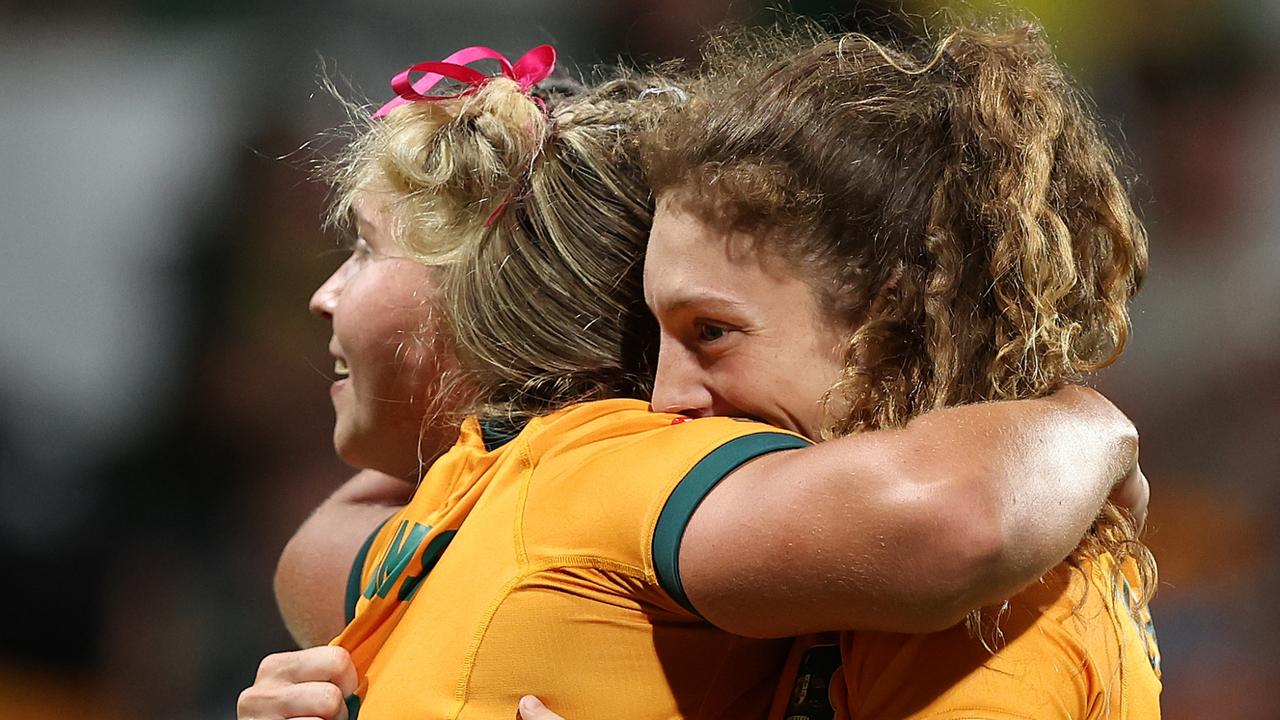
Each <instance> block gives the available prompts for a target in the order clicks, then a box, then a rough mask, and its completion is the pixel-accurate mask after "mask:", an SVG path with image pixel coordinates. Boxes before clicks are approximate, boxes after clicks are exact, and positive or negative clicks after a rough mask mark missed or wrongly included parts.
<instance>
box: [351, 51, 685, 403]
mask: <svg viewBox="0 0 1280 720" xmlns="http://www.w3.org/2000/svg"><path fill="white" fill-rule="evenodd" d="M663 89H666V81H659V80H658V79H656V78H633V77H622V78H615V79H613V80H610V81H607V82H603V83H601V84H600V85H598V86H597V87H595V88H593V89H591V90H581V89H579V88H575V87H572V86H571V85H565V84H561V85H560V86H558V88H556V89H554V90H553V91H551V92H547V93H544V100H545V101H546V103H547V104H546V111H544V109H543V107H542V106H540V105H539V104H537V103H535V102H534V101H533V100H532V99H531V98H530V97H529V96H527V95H525V94H523V93H521V92H520V90H519V88H518V87H517V86H516V84H515V83H514V82H511V81H509V80H506V79H495V80H492V81H490V82H488V83H487V84H486V85H485V86H484V87H483V88H481V89H480V90H479V91H478V92H476V93H474V94H473V95H470V96H466V97H462V98H458V99H454V100H448V101H440V102H416V103H409V104H406V105H403V106H401V107H399V108H397V109H395V110H394V111H392V112H391V113H389V114H388V115H387V116H385V117H384V118H382V119H381V120H377V121H373V122H372V123H369V124H368V125H367V126H365V127H363V128H362V130H361V132H360V133H359V134H358V136H357V138H356V139H355V140H354V141H353V142H351V143H350V144H349V145H348V147H347V149H346V151H345V152H344V153H343V155H342V156H341V158H340V159H339V160H338V162H336V163H334V164H333V165H332V166H331V168H332V170H331V173H330V176H331V179H332V180H333V181H334V183H335V185H336V188H337V202H336V203H335V204H334V206H333V211H332V215H333V217H334V218H335V219H339V220H341V219H342V218H345V217H346V216H347V215H348V213H349V210H350V208H351V206H352V204H353V203H354V202H355V201H356V198H357V197H359V195H360V194H361V193H364V192H368V191H371V190H382V191H386V192H388V193H389V196H390V197H391V198H392V202H391V214H392V216H393V218H394V227H395V230H394V234H395V236H396V238H397V239H398V240H399V241H400V242H401V243H402V244H403V245H404V246H405V247H406V248H408V249H409V250H410V251H411V252H412V253H413V255H414V256H415V257H416V258H417V259H418V260H419V261H421V262H423V263H425V264H427V265H431V266H435V267H438V268H440V269H441V272H442V287H443V291H442V293H441V295H442V304H443V307H444V310H445V312H444V313H443V314H444V315H445V316H446V317H445V318H444V320H445V321H446V323H447V325H448V329H449V332H450V340H451V342H452V345H453V348H454V352H455V353H456V355H457V357H458V360H459V365H460V366H461V372H460V374H459V376H458V380H459V381H460V383H461V384H463V385H465V386H466V387H467V388H468V392H469V393H470V394H471V395H473V396H474V398H475V402H473V403H471V404H469V405H468V407H467V408H466V410H467V411H468V412H473V413H477V414H480V415H489V416H493V415H497V416H529V415H537V414H541V413H545V412H547V411H549V410H552V409H555V408H556V407H560V406H562V405H566V404H569V403H572V402H576V401H583V400H591V399H601V398H606V397H647V395H648V392H649V389H650V386H651V378H652V361H651V358H652V352H653V350H654V349H655V348H652V347H651V346H650V343H651V342H654V341H655V338H656V332H655V331H654V329H653V325H652V320H651V317H650V315H649V313H648V311H647V309H645V307H644V301H643V291H642V287H641V283H642V261H643V256H644V245H645V242H646V241H647V239H648V233H649V227H650V225H651V224H652V219H653V201H652V196H651V193H650V192H649V188H648V184H647V182H646V180H645V177H644V173H643V172H642V170H641V167H640V163H639V149H638V142H637V138H638V137H639V135H640V134H641V133H642V132H643V131H644V130H646V129H647V128H648V127H649V125H650V124H651V122H652V119H653V118H654V117H655V116H656V114H657V113H658V112H659V111H660V110H661V108H662V107H663V106H664V105H665V104H666V103H665V101H664V100H663V97H664V96H665V94H666V93H664V92H662V91H661V90H663Z"/></svg>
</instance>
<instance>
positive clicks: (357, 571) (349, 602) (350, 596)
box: [343, 516, 394, 625]
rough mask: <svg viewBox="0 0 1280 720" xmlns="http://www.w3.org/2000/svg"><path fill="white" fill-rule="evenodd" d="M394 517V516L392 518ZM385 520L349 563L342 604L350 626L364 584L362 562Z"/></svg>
mask: <svg viewBox="0 0 1280 720" xmlns="http://www.w3.org/2000/svg"><path fill="white" fill-rule="evenodd" d="M393 517H394V516H393ZM390 520H391V518H390V517H389V518H387V519H386V520H383V521H382V522H380V523H378V527H376V528H374V529H373V532H371V533H369V537H367V538H365V541H364V544H363V545H361V546H360V550H358V551H357V552H356V559H355V560H354V561H353V562H352V563H351V572H350V573H348V574H347V599H346V602H344V603H343V610H344V612H343V614H344V616H345V617H346V619H347V624H348V625H350V624H351V621H352V620H355V619H356V603H358V602H360V587H361V586H362V585H363V584H364V583H362V582H361V577H360V576H361V575H362V574H363V571H364V560H365V558H366V557H368V556H369V548H371V547H373V539H374V538H376V537H378V533H379V532H382V528H383V527H384V526H385V525H386V524H387V522H388V521H390Z"/></svg>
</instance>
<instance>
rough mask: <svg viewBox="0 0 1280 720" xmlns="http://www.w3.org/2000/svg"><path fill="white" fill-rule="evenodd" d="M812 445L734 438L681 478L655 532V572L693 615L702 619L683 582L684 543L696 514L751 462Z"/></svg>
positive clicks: (774, 437)
mask: <svg viewBox="0 0 1280 720" xmlns="http://www.w3.org/2000/svg"><path fill="white" fill-rule="evenodd" d="M809 444H811V443H810V442H809V441H808V440H805V439H804V438H801V437H797V436H795V435H788V434H786V433H778V432H762V433H754V434H751V435H744V436H742V437H738V438H734V439H733V440H730V441H728V442H726V443H725V444H723V445H721V446H720V447H718V448H716V449H715V450H712V451H711V453H709V454H708V455H707V456H706V457H704V458H702V459H701V460H699V461H698V464H697V465H694V466H693V468H692V469H690V470H689V472H687V473H685V476H684V477H683V478H681V480H680V482H679V484H677V485H676V488H675V490H673V491H672V492H671V496H670V497H669V498H667V504H666V505H664V506H663V508H662V512H661V513H659V515H658V525H657V527H656V528H654V531H653V569H654V571H655V572H656V573H657V575H658V584H660V585H661V586H662V589H663V590H666V591H667V594H668V595H670V596H671V597H672V599H674V600H675V601H676V602H678V603H680V605H681V606H682V607H684V608H685V609H686V610H688V611H689V612H691V613H693V614H695V615H699V616H700V613H699V612H698V611H697V610H696V609H694V607H693V604H692V603H691V602H689V597H688V596H687V595H685V592H684V585H683V584H682V583H681V582H680V542H681V540H683V539H684V531H685V528H687V527H688V526H689V519H690V518H692V517H693V512H694V511H695V510H697V509H698V506H699V505H701V504H702V500H703V498H705V497H706V496H707V493H709V492H711V490H712V488H714V487H715V486H716V485H718V484H719V483H720V481H721V480H723V479H724V477H725V476H726V475H728V474H729V473H731V472H733V471H734V470H736V469H737V468H738V467H739V466H741V465H742V464H743V463H746V462H747V461H748V460H753V459H755V458H757V457H760V456H761V455H766V454H768V453H771V452H776V451H778V450H793V449H795V448H801V447H805V446H807V445H809Z"/></svg>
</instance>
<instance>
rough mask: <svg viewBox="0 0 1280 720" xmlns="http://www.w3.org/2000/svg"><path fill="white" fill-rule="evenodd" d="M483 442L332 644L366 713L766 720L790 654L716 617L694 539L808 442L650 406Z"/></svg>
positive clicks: (388, 527) (381, 545)
mask: <svg viewBox="0 0 1280 720" xmlns="http://www.w3.org/2000/svg"><path fill="white" fill-rule="evenodd" d="M491 434H492V433H491ZM484 436H485V432H484V431H483V430H482V429H481V428H480V426H479V425H478V424H477V423H476V422H475V421H474V420H471V421H468V422H467V423H466V424H465V425H464V427H463V429H462V434H461V437H460V438H459V441H458V443H457V445H456V446H455V447H454V448H453V449H452V450H450V452H449V453H447V454H446V455H445V456H443V457H442V458H441V459H440V460H438V461H437V462H436V463H435V464H434V465H433V466H432V467H431V469H430V470H429V471H428V473H427V474H426V476H425V477H424V478H423V481H422V484H421V487H420V488H419V490H418V492H417V493H416V494H415V496H414V497H413V499H412V500H411V501H410V503H409V504H408V505H407V506H406V507H405V508H404V509H403V510H401V511H400V512H398V513H397V514H396V515H394V516H392V517H391V519H390V520H389V521H388V522H387V523H386V524H385V525H384V526H383V527H382V528H381V529H380V530H379V531H378V532H377V533H376V534H375V536H374V537H373V538H372V540H371V542H370V543H369V545H368V547H367V548H366V551H365V552H364V553H362V557H361V558H359V559H357V568H356V570H358V572H356V573H353V580H354V582H353V583H352V589H353V592H352V595H353V596H354V599H355V602H354V607H353V611H354V618H353V619H352V621H351V623H350V624H349V625H348V627H347V628H346V630H344V631H343V633H342V634H341V635H340V636H339V637H338V638H337V639H335V641H334V642H335V643H337V644H339V645H342V646H343V647H345V648H347V650H349V651H350V652H351V653H352V656H353V658H354V660H355V662H356V667H357V668H358V670H359V672H360V675H361V683H360V689H359V690H358V691H357V693H356V697H353V698H352V699H351V701H350V702H349V708H350V709H351V710H353V711H354V712H353V715H356V714H358V716H359V718H361V720H379V719H382V718H497V717H503V718H505V717H510V716H512V715H513V714H514V712H515V708H516V704H517V701H518V700H519V698H520V697H521V696H522V695H524V694H526V693H533V694H536V695H538V696H539V697H540V698H541V699H542V700H543V701H545V702H546V703H547V704H548V705H549V706H550V707H552V708H555V709H556V711H557V712H559V713H561V714H563V715H565V716H566V717H569V718H574V717H577V718H598V717H608V718H613V719H625V718H646V719H648V718H685V717H687V718H728V717H732V718H751V717H764V716H765V714H766V711H767V709H768V706H769V702H770V699H771V696H772V694H773V692H774V689H775V688H776V685H777V679H778V676H779V673H780V671H781V666H782V662H783V660H784V659H785V653H786V648H787V644H788V643H787V641H765V640H753V639H748V638H742V637H738V636H734V635H730V634H728V633H726V632H723V631H721V630H718V629H716V628H714V627H712V626H711V625H710V624H708V623H707V622H705V621H704V620H702V619H701V618H700V617H699V616H698V615H697V613H696V612H695V611H694V610H693V609H692V607H691V606H690V604H689V601H688V599H687V597H685V595H684V591H683V589H682V587H681V584H680V576H679V563H678V560H679V549H680V540H681V537H682V534H683V532H684V529H685V526H686V525H687V523H688V521H689V518H690V517H691V516H692V514H693V511H694V510H695V509H696V507H697V506H698V504H699V502H701V500H702V499H703V497H705V496H706V494H707V493H708V492H710V491H711V489H712V488H713V487H714V486H715V485H716V483H718V482H719V481H720V480H721V479H722V478H723V477H724V476H725V475H727V474H728V473H730V472H731V471H732V470H733V469H735V468H737V467H738V466H739V465H741V464H742V463H744V462H747V461H749V460H751V459H752V458H755V457H758V456H760V455H762V454H765V453H769V452H774V451H778V450H786V449H792V448H798V447H802V446H804V445H807V444H808V442H807V441H806V440H804V439H803V438H801V437H799V436H796V435H793V434H790V433H785V432H781V431H778V430H776V429H774V428H771V427H768V426H765V425H761V424H758V423H754V422H745V421H739V420H734V419H730V418H701V419H697V420H689V419H688V418H682V417H679V416H674V415H663V414H656V413H652V412H650V411H649V410H648V406H647V404H646V403H643V402H639V401H634V400H609V401H600V402H592V403H584V404H580V405H576V406H573V407H570V408H568V409H565V410H562V411H559V412H556V413H553V414H551V415H548V416H545V417H541V418H536V419H534V420H532V421H530V422H529V423H528V425H526V426H525V427H524V428H523V430H521V431H520V432H519V433H518V434H517V435H516V436H515V437H514V438H513V439H511V440H510V441H509V442H506V443H505V444H502V445H501V446H500V447H496V448H494V447H493V445H495V444H496V443H493V442H490V443H489V445H486V444H485V437H484Z"/></svg>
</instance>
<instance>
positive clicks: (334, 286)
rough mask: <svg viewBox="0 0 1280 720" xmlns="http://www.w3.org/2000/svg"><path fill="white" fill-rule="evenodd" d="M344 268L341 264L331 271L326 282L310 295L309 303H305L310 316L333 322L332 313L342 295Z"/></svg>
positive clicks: (344, 265)
mask: <svg viewBox="0 0 1280 720" xmlns="http://www.w3.org/2000/svg"><path fill="white" fill-rule="evenodd" d="M345 268H346V264H345V263H343V265H342V267H340V268H338V269H337V270H334V271H333V274H332V275H330V276H329V278H328V279H327V280H325V281H324V282H323V283H321V285H320V287H318V288H316V291H315V292H314V293H311V301H310V302H309V303H307V307H308V308H309V309H310V310H311V314H312V315H315V316H316V317H319V318H324V319H325V320H330V321H332V320H333V311H334V309H335V308H337V307H338V297H339V296H341V295H342V274H343V272H342V271H343V270H344V269H345Z"/></svg>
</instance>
